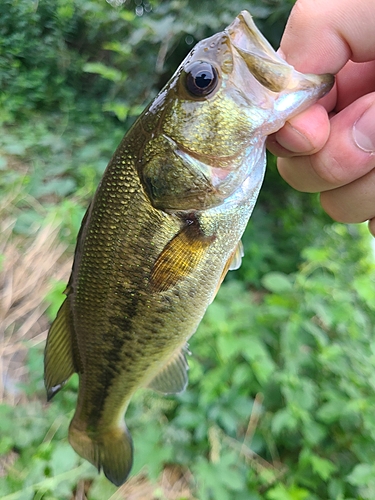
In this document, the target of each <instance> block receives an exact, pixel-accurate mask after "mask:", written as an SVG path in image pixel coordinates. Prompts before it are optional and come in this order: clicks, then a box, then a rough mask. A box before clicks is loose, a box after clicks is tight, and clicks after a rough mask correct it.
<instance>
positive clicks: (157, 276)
mask: <svg viewBox="0 0 375 500" xmlns="http://www.w3.org/2000/svg"><path fill="white" fill-rule="evenodd" d="M214 238H215V237H214V236H205V235H204V234H203V233H202V231H201V230H200V228H199V223H198V221H196V220H195V221H192V222H191V223H190V224H186V226H184V227H183V228H182V229H181V231H180V232H179V233H177V234H176V236H175V237H174V238H172V239H171V241H170V242H169V243H167V245H166V246H165V247H164V249H163V250H162V252H161V253H160V255H159V257H158V258H157V259H156V261H155V264H154V266H153V268H152V271H151V276H150V286H151V290H152V291H153V292H165V291H166V290H168V289H169V288H171V287H173V286H174V285H176V283H178V282H179V281H180V280H181V279H183V278H185V277H186V276H188V275H189V274H190V273H192V272H193V271H194V269H196V267H197V266H198V264H199V263H200V262H201V260H202V258H203V255H204V252H205V251H206V249H207V248H208V246H209V245H210V244H211V243H212V241H213V239H214Z"/></svg>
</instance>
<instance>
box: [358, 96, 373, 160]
mask: <svg viewBox="0 0 375 500" xmlns="http://www.w3.org/2000/svg"><path fill="white" fill-rule="evenodd" d="M353 138H354V142H355V143H356V144H357V146H358V147H359V148H360V149H362V151H366V153H374V152H375V104H373V105H372V106H370V107H369V108H368V109H366V111H365V112H364V113H363V115H362V116H360V117H359V118H358V120H357V121H356V122H355V124H354V125H353Z"/></svg>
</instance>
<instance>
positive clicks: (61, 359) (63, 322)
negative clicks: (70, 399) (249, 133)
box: [44, 297, 77, 401]
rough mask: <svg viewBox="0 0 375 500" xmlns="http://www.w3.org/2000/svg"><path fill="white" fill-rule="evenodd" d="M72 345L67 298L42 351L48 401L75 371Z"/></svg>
mask: <svg viewBox="0 0 375 500" xmlns="http://www.w3.org/2000/svg"><path fill="white" fill-rule="evenodd" d="M74 344H75V342H74V332H73V326H72V321H71V313H70V307H69V298H68V297H67V298H66V299H65V301H64V302H63V304H62V306H61V307H60V309H59V312H58V313H57V316H56V319H55V321H54V322H53V323H52V326H51V328H50V330H49V332H48V337H47V344H46V348H45V351H44V385H45V387H46V389H47V399H48V401H49V400H50V399H51V398H52V397H53V396H54V395H55V394H56V393H57V392H58V391H59V390H60V389H61V387H62V386H63V385H64V384H65V383H66V382H67V380H68V378H69V377H70V376H71V375H72V374H73V373H74V372H75V371H77V367H76V366H75V365H76V364H75V362H74V351H75V349H74Z"/></svg>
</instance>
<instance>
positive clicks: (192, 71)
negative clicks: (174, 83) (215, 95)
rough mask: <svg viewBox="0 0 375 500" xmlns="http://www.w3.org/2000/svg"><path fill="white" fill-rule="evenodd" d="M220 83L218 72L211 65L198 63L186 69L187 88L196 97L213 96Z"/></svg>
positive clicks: (202, 62)
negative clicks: (212, 93)
mask: <svg viewBox="0 0 375 500" xmlns="http://www.w3.org/2000/svg"><path fill="white" fill-rule="evenodd" d="M218 82H219V78H218V74H217V70H216V69H215V68H214V67H213V66H212V65H211V64H210V63H207V62H204V61H197V62H195V63H193V64H191V65H190V66H188V67H187V68H186V82H185V83H186V88H187V90H188V92H189V93H190V94H191V95H192V96H194V97H205V96H207V95H209V94H211V92H213V91H214V90H215V89H216V87H217V84H218Z"/></svg>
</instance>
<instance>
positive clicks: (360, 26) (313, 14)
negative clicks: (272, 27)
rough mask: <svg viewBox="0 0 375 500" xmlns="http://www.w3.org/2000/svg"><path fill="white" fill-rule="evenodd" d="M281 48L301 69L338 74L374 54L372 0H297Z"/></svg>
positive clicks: (374, 24) (374, 23)
mask: <svg viewBox="0 0 375 500" xmlns="http://www.w3.org/2000/svg"><path fill="white" fill-rule="evenodd" d="M280 48H281V50H282V52H283V53H284V55H285V58H286V60H287V61H288V63H289V64H291V65H292V66H294V67H295V68H296V69H297V70H298V71H302V72H309V73H318V74H319V73H333V74H336V73H338V72H339V71H340V69H341V68H343V67H344V65H345V64H346V63H347V62H348V60H349V59H351V60H353V61H355V62H365V61H370V60H372V59H374V58H375V15H374V4H373V0H355V1H353V0H330V1H329V2H327V0H297V3H296V4H295V6H294V8H293V10H292V12H291V15H290V17H289V20H288V23H287V26H286V28H285V32H284V35H283V38H282V40H281V44H280Z"/></svg>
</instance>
